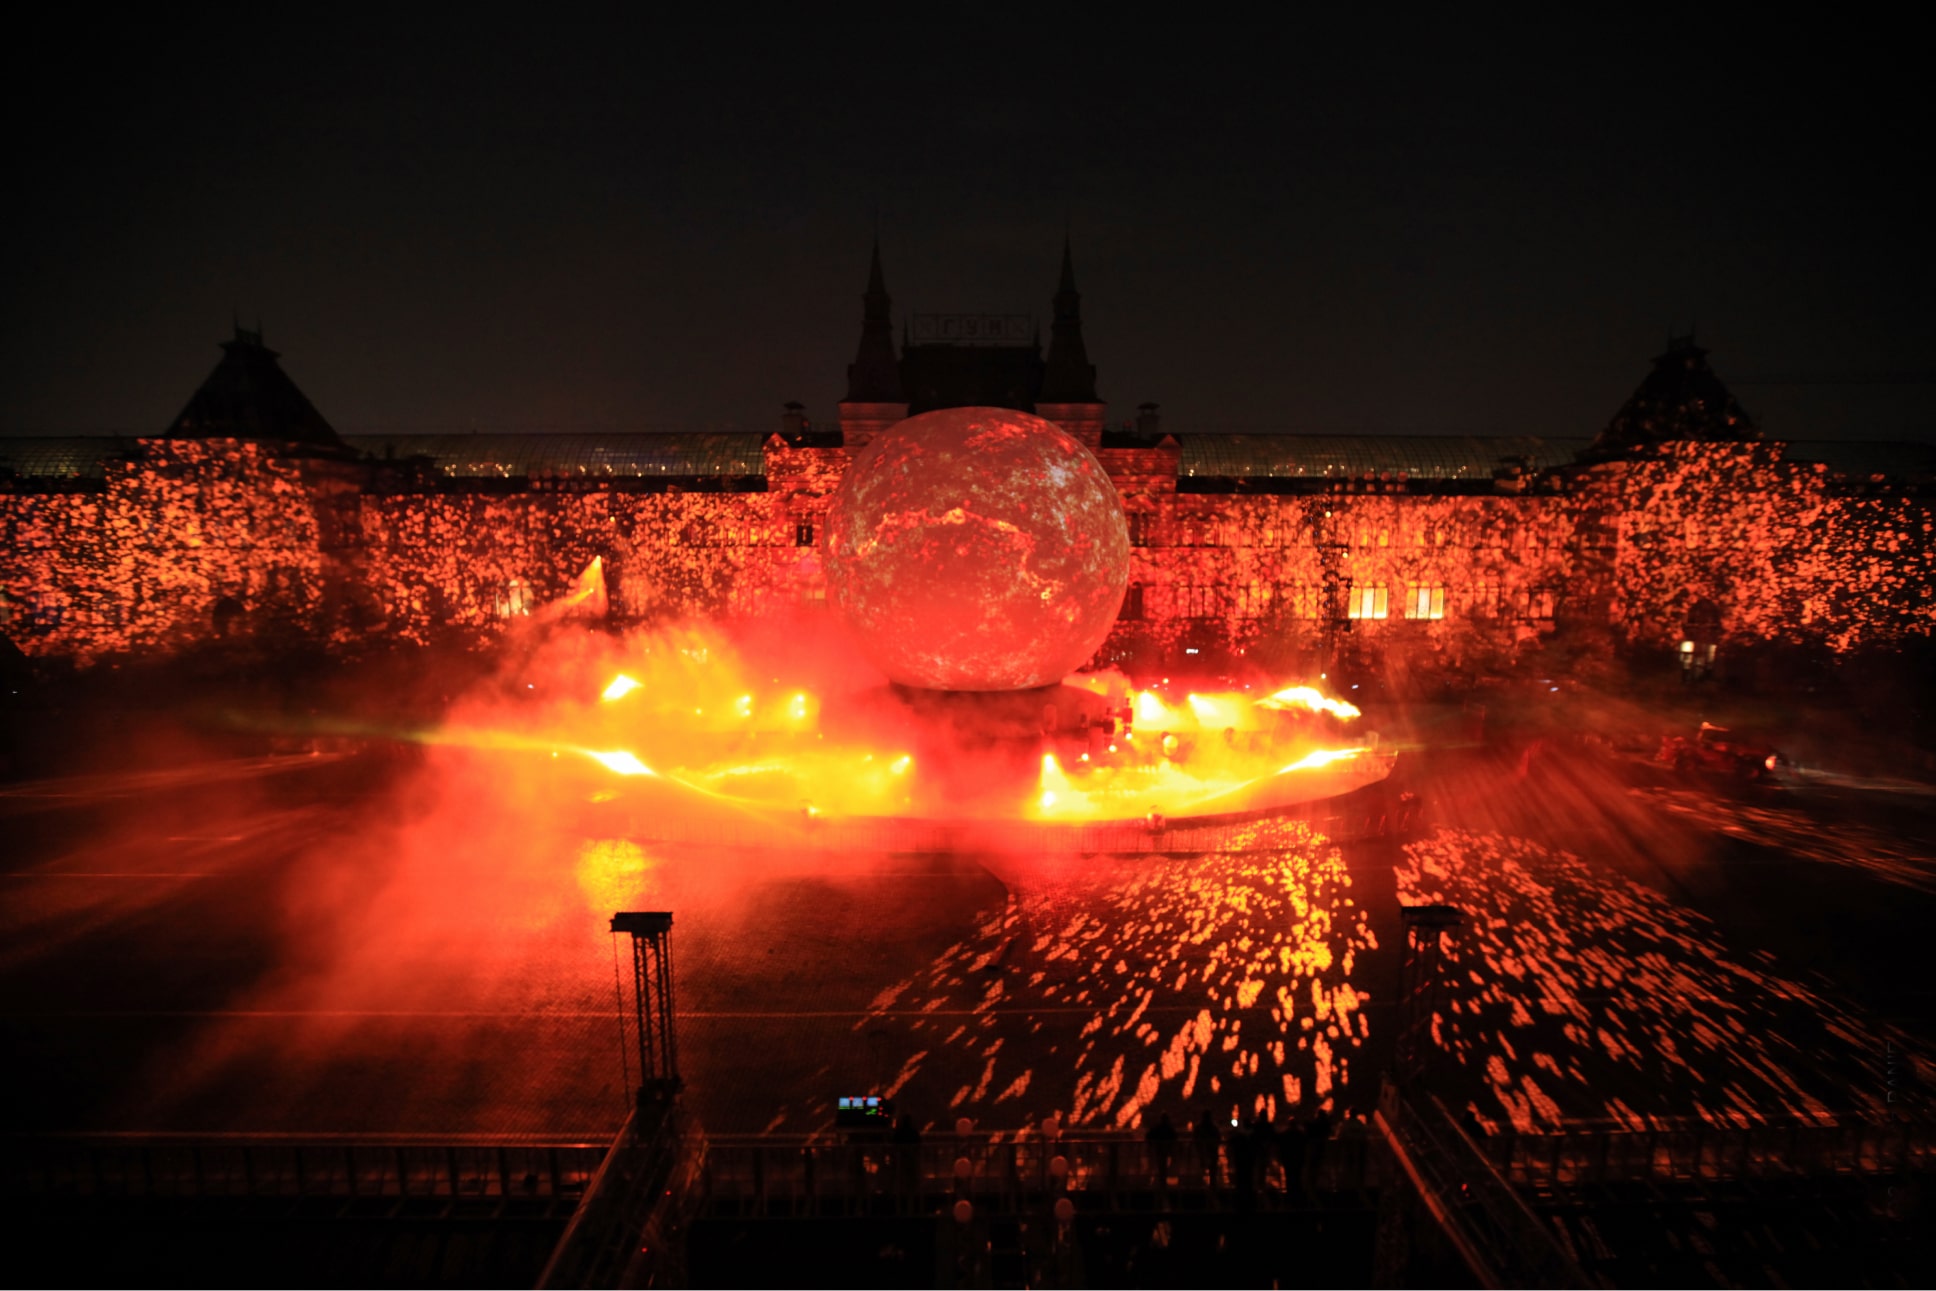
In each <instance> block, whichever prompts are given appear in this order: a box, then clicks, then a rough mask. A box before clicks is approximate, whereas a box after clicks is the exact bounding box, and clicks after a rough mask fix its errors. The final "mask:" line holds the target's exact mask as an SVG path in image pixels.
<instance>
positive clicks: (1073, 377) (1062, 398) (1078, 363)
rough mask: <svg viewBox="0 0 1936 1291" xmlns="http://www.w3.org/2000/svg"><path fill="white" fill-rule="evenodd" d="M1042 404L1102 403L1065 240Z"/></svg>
mask: <svg viewBox="0 0 1936 1291" xmlns="http://www.w3.org/2000/svg"><path fill="white" fill-rule="evenodd" d="M1038 402H1041V403H1058V404H1060V403H1100V402H1101V400H1100V399H1098V398H1097V396H1096V368H1095V365H1094V364H1092V363H1090V362H1089V351H1088V348H1087V347H1086V346H1084V345H1083V343H1082V293H1081V292H1079V291H1077V290H1076V263H1075V256H1074V254H1073V253H1072V251H1071V249H1070V245H1069V237H1068V235H1067V234H1066V233H1065V234H1064V235H1063V237H1062V278H1061V281H1060V282H1059V283H1057V285H1056V290H1055V322H1054V323H1053V324H1052V325H1051V327H1050V330H1049V353H1048V358H1047V360H1046V362H1045V364H1044V371H1043V374H1042V394H1041V396H1040V399H1039V400H1038Z"/></svg>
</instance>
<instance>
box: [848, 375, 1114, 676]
mask: <svg viewBox="0 0 1936 1291" xmlns="http://www.w3.org/2000/svg"><path fill="white" fill-rule="evenodd" d="M827 575H828V581H829V583H830V585H831V589H832V593H833V598H834V602H835V604H836V605H837V606H838V607H839V608H840V611H841V612H842V614H844V615H845V616H846V618H847V621H848V622H849V623H850V624H852V625H853V628H854V631H855V636H856V639H857V640H858V641H859V643H860V647H861V649H862V650H863V651H864V652H865V653H866V654H867V656H868V658H870V659H871V660H873V662H874V663H875V664H876V665H877V666H879V668H880V669H881V671H882V672H884V673H886V674H887V675H888V677H889V678H891V679H892V680H894V681H896V682H899V683H901V684H902V685H905V686H921V687H929V688H933V689H938V690H1022V689H1026V688H1029V687H1032V686H1047V685H1053V684H1055V683H1056V682H1058V681H1061V680H1062V678H1063V677H1065V676H1066V675H1068V674H1069V673H1071V672H1074V671H1075V670H1076V669H1077V668H1079V667H1081V666H1082V665H1083V663H1084V662H1086V661H1087V660H1088V659H1089V657H1090V656H1091V655H1092V654H1094V653H1095V651H1096V647H1098V646H1100V645H1101V644H1102V643H1103V639H1104V638H1105V637H1107V636H1108V635H1109V629H1110V625H1111V624H1113V623H1114V622H1115V620H1116V612H1117V610H1118V609H1120V608H1121V606H1122V602H1123V592H1124V590H1125V588H1127V586H1128V584H1129V529H1128V526H1127V524H1126V523H1125V521H1124V519H1123V506H1122V501H1121V499H1120V498H1118V496H1117V494H1116V488H1115V486H1114V485H1113V484H1111V483H1110V482H1109V478H1108V476H1107V475H1105V474H1104V473H1103V469H1102V466H1101V465H1100V464H1099V463H1098V462H1097V461H1096V459H1095V457H1094V456H1093V455H1091V454H1090V452H1089V450H1088V449H1086V448H1084V447H1083V446H1082V445H1081V444H1079V443H1078V442H1076V440H1075V439H1074V438H1072V437H1071V436H1070V435H1068V434H1067V433H1066V432H1064V431H1063V430H1061V429H1060V428H1059V427H1057V426H1055V425H1053V424H1052V423H1050V422H1047V421H1043V420H1042V419H1041V418H1039V417H1032V416H1029V415H1028V414H1026V413H1019V412H1009V411H1006V410H1004V409H999V408H950V409H946V410H943V411H940V412H931V413H925V414H923V415H922V416H919V417H911V418H909V419H908V420H906V421H903V422H901V423H900V424H899V425H897V426H895V427H893V428H892V429H891V430H889V431H888V432H887V433H886V434H884V435H882V436H881V437H880V438H878V439H876V440H875V441H874V442H873V443H872V444H870V445H869V446H868V447H867V449H866V450H865V451H864V452H862V454H861V455H860V458H859V460H857V461H856V462H855V463H854V465H853V467H852V469H851V470H849V471H848V473H847V477H846V479H845V480H843V481H842V483H841V487H840V492H839V493H838V495H837V496H836V497H835V500H834V505H833V509H832V511H831V513H830V515H829V517H828V534H827Z"/></svg>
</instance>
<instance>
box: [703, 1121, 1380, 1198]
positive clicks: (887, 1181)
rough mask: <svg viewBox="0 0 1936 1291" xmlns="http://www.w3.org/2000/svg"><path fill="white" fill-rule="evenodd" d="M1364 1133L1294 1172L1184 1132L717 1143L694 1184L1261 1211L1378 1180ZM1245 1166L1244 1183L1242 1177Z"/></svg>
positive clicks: (739, 1189) (725, 1191)
mask: <svg viewBox="0 0 1936 1291" xmlns="http://www.w3.org/2000/svg"><path fill="white" fill-rule="evenodd" d="M1370 1147H1371V1143H1370V1140H1369V1138H1368V1137H1366V1136H1364V1135H1352V1134H1346V1135H1343V1136H1340V1137H1337V1138H1333V1139H1331V1140H1329V1141H1328V1142H1327V1143H1326V1144H1325V1146H1324V1149H1323V1151H1322V1152H1321V1153H1310V1152H1307V1153H1306V1154H1305V1156H1304V1158H1303V1166H1302V1168H1301V1169H1299V1170H1298V1171H1297V1172H1296V1175H1297V1177H1289V1176H1288V1175H1287V1172H1286V1167H1285V1165H1284V1164H1283V1163H1282V1162H1280V1161H1279V1160H1278V1159H1277V1158H1276V1157H1274V1156H1273V1157H1271V1158H1270V1159H1268V1160H1266V1159H1264V1158H1263V1154H1262V1153H1258V1154H1256V1155H1254V1156H1247V1155H1245V1154H1241V1153H1239V1152H1238V1151H1236V1150H1235V1149H1234V1148H1233V1145H1231V1144H1230V1143H1220V1144H1218V1145H1217V1146H1216V1147H1215V1148H1208V1149H1207V1148H1205V1147H1203V1146H1200V1145H1198V1144H1197V1143H1195V1142H1193V1141H1191V1140H1188V1139H1185V1140H1183V1141H1181V1142H1179V1143H1177V1144H1176V1145H1175V1146H1174V1147H1172V1148H1170V1149H1167V1150H1165V1149H1161V1148H1159V1147H1157V1146H1155V1145H1152V1144H1150V1143H1149V1142H1147V1141H1146V1140H1144V1139H1142V1138H1141V1137H1138V1136H1132V1135H1128V1134H1123V1135H1096V1134H1085V1135H1079V1136H1077V1135H1064V1136H1061V1137H1058V1138H1055V1139H1046V1138H1028V1139H1021V1140H1008V1141H1000V1140H988V1139H983V1138H970V1139H956V1138H951V1137H950V1138H940V1139H936V1140H929V1141H924V1142H921V1143H918V1144H896V1143H874V1142H863V1143H833V1144H827V1143H775V1142H771V1141H758V1142H741V1143H722V1142H719V1141H717V1140H715V1141H713V1142H712V1143H711V1144H710V1145H709V1148H708V1151H707V1154H706V1163H705V1168H704V1170H703V1171H702V1172H701V1174H700V1178H699V1180H698V1186H699V1188H700V1189H701V1192H702V1203H701V1204H702V1208H703V1209H704V1210H705V1211H706V1212H709V1213H713V1214H736V1215H749V1214H750V1215H758V1214H803V1213H820V1214H825V1213H861V1212H870V1211H878V1210H888V1211H899V1212H903V1213H910V1214H914V1213H920V1214H925V1213H928V1212H929V1211H931V1210H933V1209H935V1208H936V1207H937V1206H938V1205H939V1204H940V1203H942V1202H952V1201H954V1200H959V1199H965V1200H968V1201H971V1202H974V1203H975V1204H976V1205H977V1206H978V1207H979V1208H982V1209H992V1210H996V1211H1019V1210H1028V1209H1032V1208H1035V1207H1038V1206H1045V1205H1050V1204H1053V1202H1054V1200H1055V1199H1056V1198H1059V1197H1063V1196H1066V1197H1069V1198H1070V1199H1071V1200H1072V1201H1073V1202H1074V1203H1075V1204H1076V1205H1077V1207H1078V1208H1079V1209H1083V1210H1127V1209H1138V1208H1142V1207H1144V1206H1147V1205H1149V1204H1151V1202H1152V1201H1153V1199H1154V1198H1156V1197H1157V1196H1159V1195H1166V1196H1168V1197H1170V1198H1171V1199H1172V1200H1173V1201H1176V1202H1181V1203H1183V1204H1186V1205H1187V1204H1190V1201H1191V1200H1192V1199H1193V1200H1194V1201H1195V1202H1196V1203H1197V1204H1201V1205H1204V1206H1206V1207H1210V1206H1220V1205H1223V1204H1226V1203H1227V1202H1229V1201H1230V1200H1232V1199H1233V1198H1235V1197H1237V1196H1239V1195H1243V1194H1247V1195H1248V1196H1249V1197H1250V1198H1251V1199H1252V1200H1254V1202H1255V1203H1256V1204H1259V1205H1261V1206H1264V1207H1267V1208H1268V1207H1295V1206H1302V1205H1306V1204H1309V1199H1310V1198H1311V1197H1312V1196H1315V1195H1319V1194H1331V1195H1335V1194H1341V1193H1354V1192H1364V1191H1366V1190H1368V1189H1373V1188H1376V1187H1378V1186H1379V1184H1380V1183H1381V1182H1382V1174H1381V1165H1382V1158H1381V1157H1380V1156H1379V1155H1378V1154H1375V1153H1373V1152H1371V1151H1370ZM1243 1164H1247V1165H1248V1167H1249V1178H1248V1180H1246V1179H1244V1178H1241V1177H1240V1170H1241V1168H1242V1165H1243Z"/></svg>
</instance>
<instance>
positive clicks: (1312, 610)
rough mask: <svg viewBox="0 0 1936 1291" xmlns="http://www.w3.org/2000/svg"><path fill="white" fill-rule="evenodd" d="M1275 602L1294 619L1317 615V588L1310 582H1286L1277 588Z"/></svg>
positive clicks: (1312, 617)
mask: <svg viewBox="0 0 1936 1291" xmlns="http://www.w3.org/2000/svg"><path fill="white" fill-rule="evenodd" d="M1277 602H1278V604H1279V605H1282V606H1283V607H1284V613H1285V614H1286V615H1287V616H1289V617H1290V618H1294V619H1314V618H1316V617H1317V616H1318V589H1317V588H1316V587H1315V586H1313V585H1312V584H1310V583H1286V584H1284V585H1283V586H1282V587H1280V588H1278V589H1277Z"/></svg>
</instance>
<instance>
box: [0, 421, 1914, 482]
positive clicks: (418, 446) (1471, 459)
mask: <svg viewBox="0 0 1936 1291" xmlns="http://www.w3.org/2000/svg"><path fill="white" fill-rule="evenodd" d="M1177 439H1178V441H1179V443H1180V444H1181V447H1182V460H1181V463H1180V465H1179V472H1180V473H1181V474H1182V475H1184V476H1200V477H1213V478H1217V477H1220V478H1239V479H1241V478H1246V477H1249V478H1299V477H1302V478H1307V479H1347V478H1351V477H1354V476H1363V475H1366V474H1384V473H1386V472H1390V473H1391V474H1394V475H1396V474H1397V473H1398V472H1400V471H1403V472H1404V473H1405V474H1406V475H1407V476H1409V477H1410V478H1412V479H1417V480H1462V479H1470V480H1484V479H1490V478H1491V477H1492V472H1493V469H1494V468H1495V467H1497V466H1499V465H1501V463H1502V459H1529V460H1530V462H1531V465H1532V466H1533V467H1534V468H1541V467H1547V466H1561V465H1565V464H1566V463H1569V462H1571V461H1572V460H1573V455H1574V453H1575V452H1577V451H1579V450H1580V449H1582V448H1585V447H1586V446H1587V444H1588V443H1589V442H1590V441H1588V440H1586V439H1543V438H1537V437H1533V436H1512V435H1191V434H1184V435H1179V436H1177ZM136 442H137V437H135V436H132V435H22V436H0V472H12V473H13V474H14V475H16V476H19V477H21V478H23V479H41V480H63V479H94V480H98V479H102V478H104V477H105V475H106V473H107V470H106V467H107V463H108V462H109V461H111V460H112V459H114V458H116V457H119V456H122V455H124V454H127V453H131V452H133V451H134V450H135V447H136ZM343 442H344V443H345V444H347V445H348V446H349V447H350V448H351V449H352V450H354V451H355V452H357V453H359V454H367V455H368V456H370V457H374V458H379V459H381V458H384V457H386V456H395V457H398V458H403V457H429V458H431V459H432V460H433V461H434V462H436V464H437V470H438V471H439V472H440V473H442V474H443V475H445V476H448V477H451V478H476V477H498V478H519V477H528V476H533V475H546V474H549V475H565V476H582V477H588V478H599V477H607V478H633V479H642V478H650V477H653V476H666V477H673V476H758V475H763V474H765V472H766V465H765V461H764V458H763V456H762V453H761V445H762V444H763V443H764V442H765V437H764V436H762V435H759V434H754V433H743V432H742V433H713V434H673V433H654V434H634V435H628V434H570V435H547V434H527V435H504V434H494V435H464V434H443V435H345V436H343ZM1785 453H1786V456H1787V457H1788V458H1789V459H1790V460H1791V461H1803V462H1821V463H1823V464H1824V465H1826V466H1827V467H1828V468H1829V469H1830V470H1831V471H1834V472H1836V473H1837V474H1839V475H1844V476H1847V477H1849V478H1850V479H1855V480H1864V479H1867V478H1869V477H1870V476H1872V475H1881V476H1884V477H1886V478H1889V479H1908V478H1915V477H1928V476H1930V475H1932V474H1936V444H1917V443H1900V442H1893V441H1883V440H1855V441H1842V440H1822V439H1816V440H1798V441H1793V442H1790V443H1789V444H1787V446H1786V449H1785Z"/></svg>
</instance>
